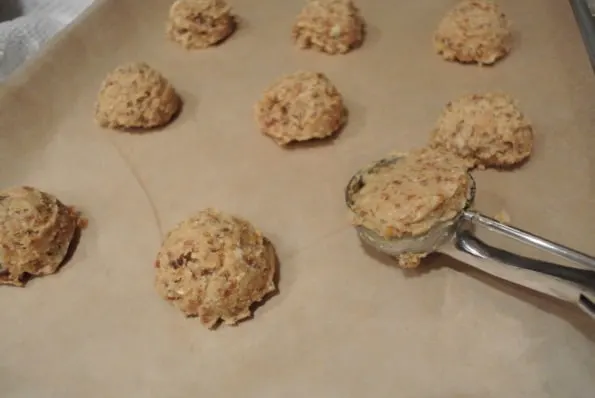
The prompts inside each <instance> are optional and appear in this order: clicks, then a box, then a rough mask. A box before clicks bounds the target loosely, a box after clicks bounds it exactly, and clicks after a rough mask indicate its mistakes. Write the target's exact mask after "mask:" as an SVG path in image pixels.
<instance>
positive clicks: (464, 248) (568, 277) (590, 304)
mask: <svg viewBox="0 0 595 398" xmlns="http://www.w3.org/2000/svg"><path fill="white" fill-rule="evenodd" d="M454 246H455V248H456V249H457V250H459V251H461V252H463V253H466V254H469V255H471V256H473V257H475V258H478V259H481V260H483V261H485V262H488V263H499V264H503V265H509V266H512V267H515V268H520V269H525V270H529V271H534V272H538V273H540V274H544V275H549V276H553V277H555V278H558V279H561V280H564V281H567V282H571V283H573V284H576V285H578V286H580V287H581V288H583V289H585V290H587V291H589V292H591V293H595V271H591V270H586V269H578V268H572V267H565V266H562V265H558V264H554V263H550V262H547V261H541V260H536V259H533V258H529V257H524V256H520V255H517V254H513V253H510V252H507V251H505V250H502V249H498V248H496V247H493V246H490V245H488V244H486V243H484V242H482V241H481V240H480V239H478V238H477V237H475V236H473V234H472V233H471V232H470V231H468V230H459V231H457V233H456V235H455V239H454ZM511 282H513V281H511ZM575 303H576V304H578V306H579V307H580V308H581V309H582V310H583V311H585V312H586V313H587V314H588V315H590V316H591V317H593V318H595V301H593V300H592V299H591V298H589V297H587V295H586V294H584V293H580V294H579V295H578V300H576V298H575Z"/></svg>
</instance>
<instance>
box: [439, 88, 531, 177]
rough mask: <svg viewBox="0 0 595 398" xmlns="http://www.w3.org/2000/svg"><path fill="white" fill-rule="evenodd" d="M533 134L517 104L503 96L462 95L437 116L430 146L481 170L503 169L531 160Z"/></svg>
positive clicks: (500, 94) (498, 94)
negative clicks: (447, 152) (484, 168)
mask: <svg viewBox="0 0 595 398" xmlns="http://www.w3.org/2000/svg"><path fill="white" fill-rule="evenodd" d="M533 140H534V133H533V128H532V126H531V124H530V122H529V120H528V119H527V118H526V117H525V115H524V114H523V113H522V112H521V110H520V109H519V107H518V104H517V102H516V101H515V100H514V99H513V98H512V97H510V96H509V95H507V94H504V93H496V92H494V93H484V94H471V95H465V96H463V97H461V98H459V99H457V100H455V101H451V102H449V103H448V104H447V105H446V107H445V108H444V110H443V111H442V114H441V115H440V117H439V119H438V122H437V123H436V127H435V128H434V132H433V134H432V138H431V145H432V146H434V147H442V148H445V149H447V150H449V151H452V152H453V153H455V154H457V155H458V156H461V157H463V158H466V159H468V160H470V161H473V162H474V163H476V164H477V165H479V166H481V167H505V166H512V165H515V164H517V163H520V162H522V161H524V160H526V159H527V158H529V157H530V155H531V151H532V150H533Z"/></svg>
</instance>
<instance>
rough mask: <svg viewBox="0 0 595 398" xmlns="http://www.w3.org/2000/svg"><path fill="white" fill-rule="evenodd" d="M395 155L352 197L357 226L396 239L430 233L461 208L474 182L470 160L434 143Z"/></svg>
mask: <svg viewBox="0 0 595 398" xmlns="http://www.w3.org/2000/svg"><path fill="white" fill-rule="evenodd" d="M391 157H392V156H391ZM395 157H400V159H398V160H396V161H395V162H392V163H388V164H386V165H384V166H382V167H379V168H375V169H373V172H370V173H368V174H365V175H363V176H362V177H363V185H362V186H361V188H360V189H359V190H358V191H357V192H354V193H353V194H352V196H351V199H352V201H353V204H352V207H351V210H352V222H353V224H354V225H356V226H362V227H365V228H367V229H369V230H371V231H374V232H375V233H376V234H377V235H379V236H381V237H384V238H386V239H395V238H402V237H405V236H419V235H422V234H425V233H426V232H428V231H429V230H430V229H431V228H433V227H434V226H435V225H437V224H439V223H442V222H445V221H449V220H452V219H453V218H454V217H456V216H457V215H458V214H459V213H460V211H461V210H462V209H463V207H464V206H465V203H466V202H467V199H468V198H467V196H468V190H469V184H470V179H469V176H468V174H467V171H468V168H469V166H470V165H469V163H468V162H467V161H466V160H464V159H461V158H459V157H457V156H456V155H454V154H452V153H450V152H448V151H446V150H444V149H441V148H429V147H425V148H421V149H416V150H413V151H411V152H409V153H406V154H402V155H399V156H395Z"/></svg>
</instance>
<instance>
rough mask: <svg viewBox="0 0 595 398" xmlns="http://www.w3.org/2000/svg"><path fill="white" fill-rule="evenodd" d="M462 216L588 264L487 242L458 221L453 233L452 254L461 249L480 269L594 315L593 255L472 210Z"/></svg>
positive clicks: (526, 242)
mask: <svg viewBox="0 0 595 398" xmlns="http://www.w3.org/2000/svg"><path fill="white" fill-rule="evenodd" d="M463 218H464V220H466V221H468V222H472V223H473V224H475V225H479V226H483V227H485V228H487V229H489V230H491V231H493V232H497V233H499V234H501V235H504V236H506V237H509V238H512V239H515V240H517V241H519V242H521V243H524V244H527V245H529V246H533V247H536V248H539V249H541V250H544V251H546V252H549V253H552V254H555V255H558V256H560V257H562V258H565V259H567V260H569V261H572V262H574V263H577V264H580V265H582V266H583V267H586V268H591V269H583V268H574V267H567V266H563V265H559V264H555V263H551V262H547V261H542V260H537V259H533V258H529V257H524V256H520V255H518V254H514V253H510V252H508V251H506V250H503V249H499V248H496V247H493V246H490V245H488V244H486V243H485V242H483V241H481V240H480V239H478V238H477V237H476V236H474V235H473V234H472V232H471V231H470V229H469V228H465V226H464V225H465V223H462V224H460V227H459V228H458V229H457V231H456V232H455V236H454V242H453V243H454V248H455V249H456V251H457V252H458V253H459V256H457V255H455V256H454V257H460V254H461V253H462V254H463V255H464V256H465V257H468V260H469V261H467V262H469V263H470V264H472V265H475V267H476V268H478V269H480V270H482V271H484V272H488V273H490V274H492V275H495V276H497V277H500V278H501V279H506V280H508V281H510V282H513V283H515V284H519V285H523V286H525V287H528V288H530V289H532V290H536V291H540V292H542V293H545V294H549V295H552V296H556V297H558V298H561V299H563V300H565V301H570V302H573V303H575V304H577V305H578V306H579V307H580V308H581V309H582V310H583V311H585V312H586V313H587V314H588V315H590V316H591V317H593V319H595V258H593V257H591V256H589V255H586V254H584V253H581V252H578V251H576V250H573V249H570V248H568V247H565V246H562V245H559V244H557V243H554V242H551V241H549V240H547V239H544V238H541V237H539V236H536V235H534V234H531V233H529V232H526V231H523V230H521V229H518V228H514V227H511V226H509V225H505V224H502V223H500V222H498V221H496V220H494V219H491V218H489V217H486V216H484V215H482V214H479V213H476V212H472V211H466V212H465V214H464V215H463ZM467 225H468V224H467ZM515 270H516V272H515ZM526 271H530V273H529V274H528V273H527V272H526ZM534 273H538V274H541V275H539V276H538V275H536V274H534ZM552 277H553V278H552ZM564 282H569V283H564Z"/></svg>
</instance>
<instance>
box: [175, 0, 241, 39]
mask: <svg viewBox="0 0 595 398" xmlns="http://www.w3.org/2000/svg"><path fill="white" fill-rule="evenodd" d="M235 26H236V25H235V20H234V17H233V16H232V15H231V8H230V7H229V6H228V5H227V3H225V1H223V0H177V1H176V2H175V3H174V4H173V5H172V6H171V8H170V10H169V21H168V23H167V35H168V36H169V38H170V39H171V40H173V41H174V42H176V43H179V44H180V45H182V46H183V47H184V48H186V49H188V50H190V49H201V48H207V47H210V46H212V45H215V44H217V43H220V42H222V41H223V40H225V39H226V38H227V37H228V36H230V35H231V34H232V33H233V32H234V30H235Z"/></svg>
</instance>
